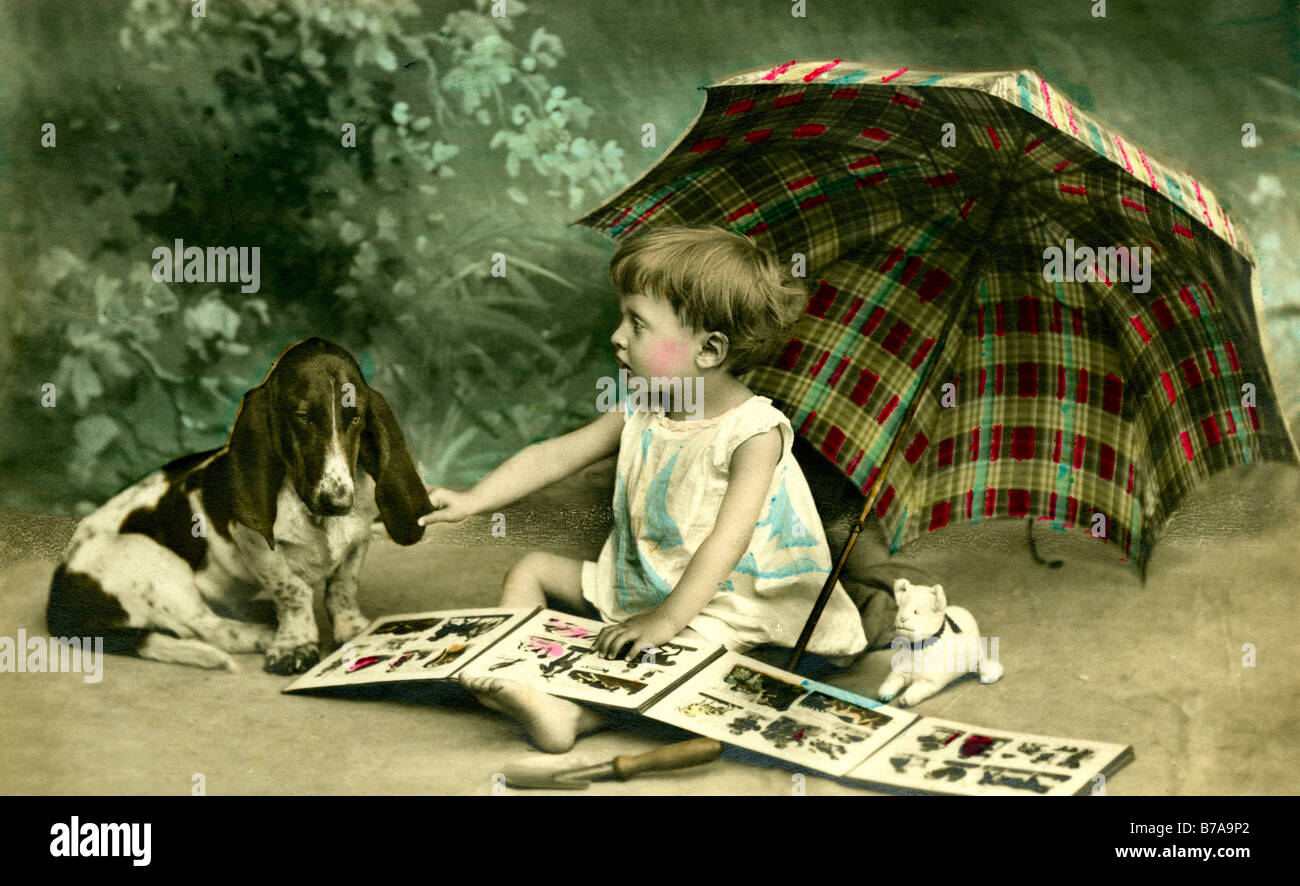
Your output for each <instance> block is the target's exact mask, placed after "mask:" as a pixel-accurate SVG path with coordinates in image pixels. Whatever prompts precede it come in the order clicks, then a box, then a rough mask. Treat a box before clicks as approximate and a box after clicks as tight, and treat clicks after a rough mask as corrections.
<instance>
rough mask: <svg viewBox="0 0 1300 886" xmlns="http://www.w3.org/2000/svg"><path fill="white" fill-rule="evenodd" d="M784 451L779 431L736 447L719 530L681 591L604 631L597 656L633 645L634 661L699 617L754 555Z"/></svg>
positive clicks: (610, 654) (695, 559)
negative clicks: (746, 557)
mask: <svg viewBox="0 0 1300 886" xmlns="http://www.w3.org/2000/svg"><path fill="white" fill-rule="evenodd" d="M781 449H782V444H781V432H780V431H779V430H777V429H775V428H773V429H772V430H770V431H768V432H767V433H765V434H759V435H757V436H754V437H750V438H749V439H748V440H746V441H745V442H744V443H741V444H740V445H739V446H737V447H736V451H735V452H733V453H732V455H731V475H730V480H729V482H728V484H727V492H726V494H725V495H723V497H722V504H721V505H719V507H718V517H717V520H716V521H714V524H713V530H712V531H711V532H710V533H709V535H708V537H706V538H705V539H704V542H703V543H702V544H701V545H700V546H699V548H698V549H697V550H696V551H695V554H694V555H693V556H692V557H691V562H690V563H688V564H687V565H686V571H685V572H683V573H682V577H681V580H680V581H678V582H677V586H676V587H674V588H673V591H672V593H671V594H669V595H668V598H667V599H666V600H664V601H663V602H661V603H659V604H658V605H657V606H654V607H653V608H651V609H648V610H646V611H645V612H640V613H637V614H636V615H634V616H632V617H631V618H629V619H627V620H626V621H623V622H620V623H619V624H616V625H611V626H609V627H608V628H605V629H604V630H603V631H601V632H600V636H599V637H598V638H597V641H596V650H597V652H599V653H601V654H602V655H604V656H605V657H606V658H610V657H614V656H617V655H618V654H619V652H620V651H622V649H623V647H624V646H626V645H628V644H629V643H630V644H631V647H630V648H629V650H628V652H627V654H626V657H627V658H628V659H629V660H630V659H632V658H634V657H636V656H637V655H640V654H641V653H642V650H643V649H644V648H645V647H646V646H658V645H660V644H661V643H666V642H668V641H669V640H671V639H672V638H673V637H675V636H677V635H678V634H679V633H681V631H682V629H683V628H685V627H686V626H687V625H688V624H689V623H690V622H691V620H692V619H693V618H695V616H697V615H699V613H700V610H701V609H703V608H704V607H705V606H706V605H707V604H708V602H709V601H710V600H712V599H713V598H714V596H715V595H716V594H717V593H718V585H720V584H721V583H722V582H724V581H726V580H727V578H728V577H729V576H730V575H731V572H732V570H733V569H735V568H736V564H737V563H739V562H740V558H741V557H743V556H744V555H745V551H746V550H748V549H749V540H750V539H751V538H753V536H754V524H755V523H756V522H757V521H758V517H759V515H760V514H761V513H762V512H763V499H764V498H766V496H767V490H768V488H769V487H770V486H771V484H772V472H773V471H775V470H776V466H777V463H778V462H780V461H781Z"/></svg>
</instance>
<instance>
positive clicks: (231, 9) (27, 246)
mask: <svg viewBox="0 0 1300 886" xmlns="http://www.w3.org/2000/svg"><path fill="white" fill-rule="evenodd" d="M491 6H492V4H491V3H489V2H488V0H419V2H415V0H211V2H208V3H206V4H205V10H204V11H205V15H204V16H203V17H202V18H196V17H194V16H193V15H192V14H191V13H192V9H191V7H192V4H191V3H190V2H188V0H186V2H181V0H131V2H104V3H94V4H90V3H49V2H44V0H10V2H7V3H5V4H4V8H3V9H2V10H0V16H3V21H0V41H2V44H0V48H2V50H3V53H4V56H3V59H2V60H0V113H2V114H3V120H2V121H0V122H2V126H0V139H2V141H0V211H2V212H3V216H2V223H0V249H2V250H3V251H2V252H0V299H3V302H2V308H3V309H2V310H0V506H4V507H12V508H17V509H22V510H29V511H41V512H66V513H74V512H77V511H84V510H86V509H88V508H89V507H91V504H92V503H93V502H99V501H102V500H103V499H104V498H106V497H107V496H108V495H110V494H111V493H112V492H113V491H115V490H116V489H117V488H119V487H120V486H121V485H123V484H124V483H125V482H127V481H129V480H132V479H134V478H136V477H138V476H140V475H142V474H144V473H146V472H148V471H149V470H151V469H152V468H155V467H157V466H158V465H159V464H161V463H162V462H164V461H166V460H168V459H170V458H172V457H174V456H176V455H179V454H182V453H185V452H189V451H195V450H199V449H203V448H208V447H211V446H215V445H218V444H220V443H221V442H222V441H223V440H224V438H225V434H226V431H227V429H228V427H229V425H230V422H231V421H232V420H233V417H234V414H235V411H236V409H237V408H238V404H239V399H240V396H241V395H242V393H243V392H244V391H245V390H246V389H247V388H249V387H251V386H252V385H254V384H256V383H257V382H258V381H260V379H261V377H262V374H263V373H264V371H265V369H266V367H267V365H268V363H269V362H270V360H271V359H272V358H274V357H275V355H276V354H278V353H279V351H280V350H281V348H283V347H284V346H285V345H287V344H289V343H291V342H293V341H295V340H297V339H299V338H302V337H305V336H307V335H322V336H325V337H329V338H333V339H335V340H337V341H339V342H340V343H342V344H344V345H345V346H347V347H348V348H349V349H351V350H352V351H353V352H354V353H355V354H357V355H359V356H360V357H361V359H362V363H363V368H364V369H365V370H366V371H367V372H368V373H373V378H372V382H373V383H374V384H375V385H376V386H377V387H379V388H380V389H381V390H382V391H384V392H385V393H386V394H387V396H388V397H389V400H390V402H392V403H393V405H394V408H395V409H396V410H397V412H398V415H399V416H400V417H401V418H402V421H403V425H404V428H405V430H406V432H407V434H408V436H409V438H410V440H411V443H412V445H413V447H414V448H415V450H416V452H417V455H418V456H419V457H420V459H421V461H422V463H423V465H424V467H425V469H426V475H427V479H428V480H430V481H432V482H438V483H448V484H468V483H470V482H472V481H473V480H475V479H476V478H477V477H479V476H481V475H482V474H483V473H484V472H486V471H487V470H488V469H490V468H491V467H492V466H494V465H495V464H496V463H498V462H499V461H500V460H502V459H503V458H505V457H506V456H508V455H509V454H510V453H511V452H513V451H515V450H517V449H518V448H520V447H522V446H523V445H525V444H527V443H529V442H531V441H534V440H537V439H541V438H543V437H547V436H552V435H554V434H556V433H560V432H562V431H565V430H568V429H570V428H572V427H574V426H576V425H577V424H579V423H581V422H583V421H586V420H589V418H590V417H591V415H592V410H593V408H594V398H595V391H596V388H595V378H596V377H597V376H599V375H602V374H605V373H607V372H610V371H612V369H613V363H612V358H611V356H610V354H609V346H608V335H609V332H610V330H611V329H612V327H613V323H614V319H615V315H616V305H615V303H614V301H613V299H612V297H611V295H610V293H609V290H608V286H607V283H606V282H605V277H604V274H605V265H606V263H607V261H608V256H609V253H610V250H611V247H610V246H609V245H608V244H604V243H602V242H601V241H600V240H599V239H598V238H596V237H595V235H593V234H591V233H590V232H587V231H583V230H579V229H576V228H567V227H566V223H567V222H568V221H570V220H571V219H573V218H575V217H576V216H577V215H579V214H580V212H581V211H582V210H583V209H585V208H586V207H588V206H589V205H593V204H594V203H596V202H598V201H599V200H600V199H602V198H603V197H605V196H606V195H608V194H609V193H611V192H612V191H613V190H615V189H616V188H617V187H618V186H619V185H621V184H622V183H623V182H625V181H626V180H627V179H628V177H630V176H634V175H636V174H638V173H639V172H640V171H641V170H642V169H643V168H644V167H646V166H647V165H649V164H651V163H652V162H653V161H654V160H655V159H656V158H657V157H658V156H659V155H660V154H661V153H662V151H663V150H664V149H665V148H666V147H667V146H668V145H669V144H670V143H671V142H672V140H673V139H674V138H675V137H676V135H677V134H678V133H679V132H680V131H681V130H682V129H683V128H684V127H685V126H686V125H687V124H688V123H689V121H690V120H691V118H692V117H693V116H694V114H695V112H696V111H697V110H698V107H699V104H700V102H701V99H702V96H701V94H700V93H699V92H698V91H697V90H696V87H698V86H700V85H702V84H703V83H706V82H708V81H710V80H712V79H713V78H715V77H719V76H722V75H725V74H728V73H730V72H732V71H735V70H738V69H741V68H746V67H751V66H757V65H764V64H771V63H775V62H779V61H784V60H788V59H791V58H801V57H815V56H826V57H846V58H855V59H878V60H880V61H881V63H882V64H883V63H890V62H897V63H899V64H906V63H914V64H917V65H922V66H925V67H932V68H936V69H941V68H944V67H949V68H953V69H957V68H1010V67H1017V66H1022V65H1032V66H1035V67H1038V68H1039V69H1040V70H1042V71H1043V72H1044V73H1045V74H1046V75H1047V77H1048V78H1049V79H1050V80H1051V81H1052V82H1053V83H1056V84H1058V85H1060V86H1061V87H1063V88H1065V89H1067V90H1069V91H1070V92H1071V94H1072V97H1073V99H1074V101H1075V103H1076V104H1077V105H1078V106H1079V107H1081V108H1084V109H1086V110H1092V111H1095V112H1097V113H1098V114H1100V115H1101V116H1102V117H1103V118H1105V119H1107V120H1109V121H1110V122H1112V123H1113V124H1115V125H1116V126H1118V127H1120V128H1122V129H1124V130H1125V131H1127V132H1131V133H1132V134H1133V136H1134V137H1135V138H1138V139H1141V140H1144V141H1145V142H1146V143H1148V144H1150V145H1151V146H1152V147H1153V148H1155V149H1156V150H1159V151H1161V152H1162V153H1164V154H1166V155H1168V156H1170V157H1171V158H1174V159H1176V160H1178V161H1181V162H1184V163H1185V164H1186V165H1187V167H1188V168H1190V169H1192V170H1195V171H1197V172H1198V173H1200V174H1201V175H1202V176H1203V177H1205V178H1206V179H1207V180H1209V181H1211V182H1213V183H1214V184H1215V186H1216V188H1217V189H1218V190H1219V191H1220V192H1221V193H1222V194H1223V195H1224V197H1225V199H1226V200H1227V201H1228V202H1229V203H1230V205H1231V208H1232V209H1233V210H1235V211H1236V212H1237V213H1238V215H1239V216H1240V217H1241V218H1242V219H1244V221H1245V223H1246V225H1247V227H1248V228H1249V230H1250V234H1251V236H1252V237H1253V239H1254V242H1255V243H1256V245H1257V247H1258V249H1259V253H1260V257H1261V274H1262V279H1263V283H1264V292H1265V298H1266V302H1267V305H1268V316H1267V319H1268V323H1269V333H1270V336H1271V338H1272V341H1273V347H1274V353H1273V360H1274V369H1275V372H1276V377H1277V380H1278V385H1279V389H1280V391H1281V393H1282V396H1283V398H1284V401H1285V404H1286V408H1287V411H1288V414H1289V416H1290V418H1291V421H1292V424H1293V427H1295V426H1296V425H1297V423H1298V420H1300V258H1297V255H1296V253H1295V251H1294V249H1291V250H1286V249H1285V248H1284V246H1285V245H1286V244H1294V243H1296V242H1300V213H1298V212H1297V210H1296V208H1295V205H1296V203H1295V195H1296V193H1297V192H1300V162H1298V161H1300V87H1298V84H1300V36H1297V35H1300V8H1298V7H1297V6H1296V5H1295V4H1294V3H1290V2H1288V0H1244V2H1240V3H1233V4H1222V3H1217V2H1213V0H1196V2H1190V3H1188V2H1159V3H1148V4H1144V5H1142V7H1141V8H1140V9H1134V8H1131V4H1111V6H1110V9H1109V10H1108V11H1107V15H1106V17H1105V18H1097V17H1094V16H1093V15H1092V14H1091V9H1092V7H1093V4H1092V3H1089V2H1083V0H1078V2H1075V0H1063V2H1059V3H1053V4H1044V7H1045V8H1041V9H1040V8H1026V7H1025V5H1024V4H1022V3H1019V2H1006V0H992V2H983V3H971V4H965V5H964V7H963V10H962V11H954V9H953V7H952V5H951V4H949V3H947V2H929V0H927V2H913V3H908V4H900V5H898V6H897V7H896V8H895V7H887V6H884V5H882V4H864V3H859V2H833V0H807V2H806V3H804V4H802V6H803V8H802V11H803V12H804V16H803V17H796V16H795V15H792V11H793V10H794V8H795V4H794V3H792V2H790V0H746V2H744V3H740V2H735V0H664V2H658V3H654V4H646V3H625V2H617V0H616V2H605V0H565V2H558V0H554V2H545V0H529V2H527V3H524V2H520V0H508V2H507V3H506V7H505V8H506V11H507V12H508V15H507V16H506V17H496V16H493V15H491ZM1003 47H1006V48H1005V49H1003ZM1023 47H1035V49H1034V50H1033V51H1030V52H1028V53H1026V51H1025V50H1024V49H1023ZM50 123H52V124H54V130H53V131H54V140H53V145H52V146H47V145H45V144H43V143H42V142H43V139H45V135H46V133H47V132H48V130H47V129H45V128H44V127H45V126H46V124H50ZM349 123H350V124H353V125H354V126H355V130H356V136H355V146H353V145H352V144H348V143H347V141H348V140H347V138H346V135H347V133H346V132H345V130H344V124H349ZM648 123H649V124H653V126H654V130H655V138H654V140H653V143H650V141H649V139H647V138H646V135H645V133H646V130H645V124H648ZM1246 124H1250V125H1251V126H1252V127H1253V130H1254V137H1255V139H1256V142H1255V144H1254V146H1253V147H1252V146H1249V145H1247V144H1244V143H1243V126H1245V125H1246ZM45 140H46V141H47V142H48V139H45ZM1247 141H1248V140H1247ZM176 239H182V240H184V241H185V243H186V244H187V245H200V246H246V247H251V246H258V247H259V248H260V250H261V265H260V271H261V281H260V288H259V291H257V292H256V293H244V292H241V291H240V286H239V284H238V283H234V284H222V283H204V284H200V283H171V284H167V283H159V282H156V281H155V280H154V279H153V278H152V276H151V273H150V269H151V268H152V266H153V261H152V258H151V256H152V253H153V250H154V249H155V248H157V247H159V246H170V245H171V244H172V243H173V242H174V240H176ZM494 253H500V254H502V255H504V256H505V257H506V268H507V272H506V274H505V276H504V277H494V276H493V275H492V274H491V268H492V256H493V254H494ZM47 385H53V386H54V387H53V391H54V392H55V399H54V405H53V406H50V405H48V403H49V397H48V392H49V390H50V389H49V388H48V387H46V386H47ZM43 399H44V400H45V403H43Z"/></svg>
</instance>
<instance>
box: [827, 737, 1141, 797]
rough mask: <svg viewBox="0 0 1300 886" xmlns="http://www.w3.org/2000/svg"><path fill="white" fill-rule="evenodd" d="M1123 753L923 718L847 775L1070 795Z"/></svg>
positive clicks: (937, 787)
mask: <svg viewBox="0 0 1300 886" xmlns="http://www.w3.org/2000/svg"><path fill="white" fill-rule="evenodd" d="M1129 754H1131V750H1130V749H1129V748H1127V747H1125V746H1124V745H1118V744H1107V743H1105V742H1099V741H1078V740H1076V739H1072V738H1052V737H1050V736H1045V735H1028V734H1026V733H1021V732H1010V731H1007V730H1005V729H985V728H984V727H982V726H971V725H969V724H966V723H955V722H953V721H951V720H942V719H939V718H935V717H923V718H922V719H920V720H918V721H917V722H916V723H915V724H914V725H913V726H912V728H911V729H909V730H907V732H905V733H904V734H903V735H902V736H900V737H899V738H898V740H897V741H895V742H894V743H893V744H891V745H890V746H889V747H888V748H886V749H884V750H883V751H881V752H880V753H879V754H877V755H876V756H875V757H873V758H871V759H870V760H868V761H867V762H866V763H864V764H863V765H861V766H859V767H858V768H857V769H855V770H853V771H852V772H850V773H849V776H848V777H849V778H851V779H854V780H861V781H869V782H872V783H875V784H880V785H886V786H889V787H895V788H903V789H906V790H915V791H924V792H926V793H943V794H964V795H969V796H998V797H1005V796H1042V795H1062V796H1071V795H1074V794H1076V793H1080V792H1082V791H1086V790H1088V789H1090V788H1091V787H1092V785H1093V777H1094V776H1096V775H1097V773H1099V772H1102V771H1103V770H1106V769H1108V768H1111V764H1112V763H1115V762H1117V758H1120V757H1121V756H1122V757H1124V758H1125V762H1126V761H1127V756H1128V755H1129ZM1114 768H1118V767H1114ZM1112 771H1113V770H1112Z"/></svg>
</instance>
